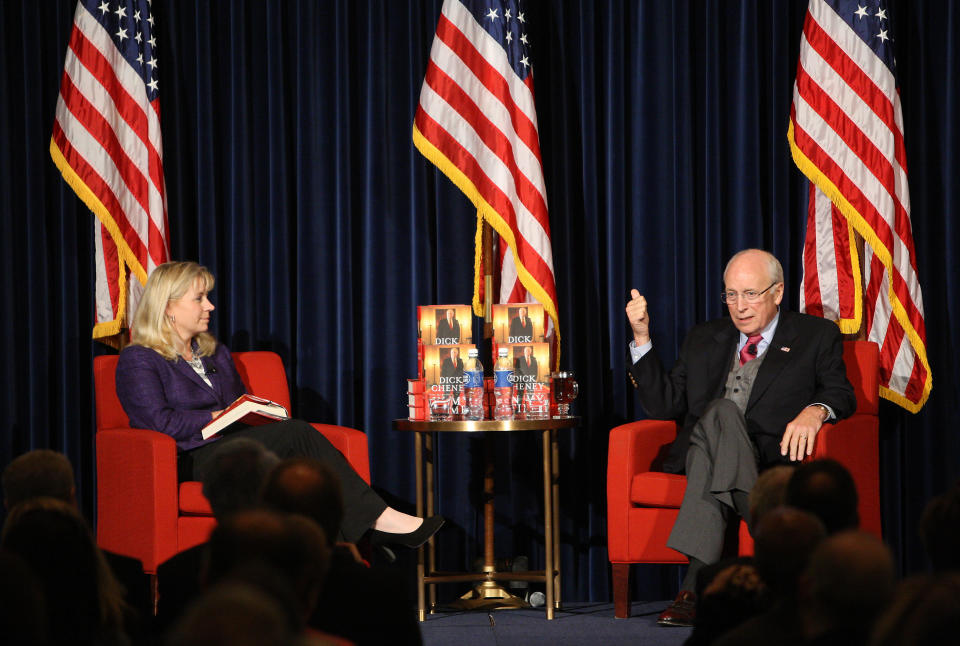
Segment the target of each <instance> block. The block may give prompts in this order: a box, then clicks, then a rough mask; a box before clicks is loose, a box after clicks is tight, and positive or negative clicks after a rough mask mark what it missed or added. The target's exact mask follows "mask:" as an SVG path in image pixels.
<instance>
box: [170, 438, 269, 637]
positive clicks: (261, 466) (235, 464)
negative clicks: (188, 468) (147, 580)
mask: <svg viewBox="0 0 960 646" xmlns="http://www.w3.org/2000/svg"><path fill="white" fill-rule="evenodd" d="M278 461H279V459H278V458H277V456H276V455H274V454H273V453H272V452H271V451H270V450H268V449H267V448H266V447H264V446H263V445H262V444H260V443H259V442H255V441H253V440H250V439H247V438H242V437H241V438H237V439H235V440H233V441H231V442H229V443H226V444H224V446H223V448H222V449H221V450H220V451H218V452H217V453H216V454H215V456H214V457H213V458H212V460H211V462H210V466H209V468H208V469H207V471H206V472H205V474H204V479H203V495H204V496H205V497H206V499H207V500H208V501H209V502H210V508H211V509H212V511H213V515H214V517H215V518H216V519H217V521H218V522H221V521H222V520H223V519H224V518H226V517H227V516H229V515H230V514H232V513H235V512H238V511H241V510H244V509H251V508H253V507H256V506H257V505H258V504H259V498H260V487H261V485H262V484H263V480H264V478H266V475H267V473H268V472H269V471H270V469H271V468H273V466H274V465H275V464H277V462H278ZM206 549H207V545H206V543H202V544H200V545H196V546H194V547H191V548H189V549H186V550H184V551H182V552H180V553H179V554H177V555H175V556H173V557H171V558H169V559H167V560H166V561H164V562H163V563H161V564H160V566H159V567H158V568H157V582H158V585H159V596H160V599H159V602H158V604H157V617H156V630H157V631H159V632H163V631H165V630H167V629H168V628H169V627H170V625H171V624H172V623H173V621H174V620H176V618H177V617H178V616H179V615H180V613H181V612H182V611H183V609H184V608H185V607H186V606H187V604H188V603H189V602H190V601H191V600H192V599H193V598H194V597H196V596H197V595H198V594H199V592H200V583H199V573H200V571H201V569H202V567H203V563H204V560H205V557H206Z"/></svg>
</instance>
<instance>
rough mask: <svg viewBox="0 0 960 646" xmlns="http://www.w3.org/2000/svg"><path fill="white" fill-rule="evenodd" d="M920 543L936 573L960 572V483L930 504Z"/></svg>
mask: <svg viewBox="0 0 960 646" xmlns="http://www.w3.org/2000/svg"><path fill="white" fill-rule="evenodd" d="M920 540H922V541H923V546H924V548H925V549H926V551H927V556H928V557H929V558H930V563H931V565H932V566H933V570H934V571H935V572H948V571H960V549H958V542H960V482H957V483H956V484H954V485H953V487H951V488H950V489H949V490H947V491H946V492H944V493H942V494H940V495H939V496H937V497H935V498H933V499H932V500H931V501H930V502H928V503H927V506H926V508H925V509H924V510H923V516H921V518H920Z"/></svg>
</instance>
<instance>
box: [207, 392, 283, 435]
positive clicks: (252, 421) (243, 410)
mask: <svg viewBox="0 0 960 646" xmlns="http://www.w3.org/2000/svg"><path fill="white" fill-rule="evenodd" d="M288 417H290V415H289V413H287V409H286V408H284V407H283V406H281V405H280V404H278V403H276V402H272V401H270V400H269V399H264V398H263V397H257V396H255V395H246V394H244V395H240V396H239V397H237V398H236V400H234V402H233V403H232V404H230V405H229V406H227V407H226V408H224V409H223V412H222V413H220V414H219V415H217V418H216V419H214V420H211V421H210V423H209V424H207V425H206V426H204V427H203V428H202V429H201V430H200V434H201V435H202V436H203V439H205V440H206V439H209V438H211V437H213V436H214V435H216V434H217V433H219V432H220V431H222V430H223V429H225V428H226V427H228V426H230V425H231V424H233V423H234V422H243V423H244V424H248V425H250V426H259V425H260V424H272V423H274V422H279V421H282V420H285V419H287V418H288Z"/></svg>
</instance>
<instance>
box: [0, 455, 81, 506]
mask: <svg viewBox="0 0 960 646" xmlns="http://www.w3.org/2000/svg"><path fill="white" fill-rule="evenodd" d="M74 491H75V489H74V480H73V467H72V466H71V465H70V460H68V459H67V456H65V455H64V454H63V453H58V452H56V451H51V450H49V449H37V450H35V451H30V452H28V453H24V454H23V455H21V456H19V457H18V458H16V459H15V460H13V461H12V462H11V463H10V464H8V465H7V468H6V469H4V470H3V500H4V504H5V505H6V507H7V509H10V508H11V507H13V506H14V505H16V504H17V503H20V502H23V501H24V500H29V499H31V498H37V497H40V496H44V497H48V498H56V499H57V500H62V501H63V502H66V503H69V504H75V502H76V501H75V497H74V495H75V494H74Z"/></svg>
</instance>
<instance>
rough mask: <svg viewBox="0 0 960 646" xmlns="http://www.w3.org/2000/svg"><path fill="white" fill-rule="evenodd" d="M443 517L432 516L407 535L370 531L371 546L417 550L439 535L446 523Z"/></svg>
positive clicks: (377, 530)
mask: <svg viewBox="0 0 960 646" xmlns="http://www.w3.org/2000/svg"><path fill="white" fill-rule="evenodd" d="M444 522H445V521H444V519H443V516H430V517H429V518H424V519H423V522H422V523H421V524H420V527H418V528H417V529H415V530H414V531H412V532H407V533H406V534H394V533H393V532H381V531H380V530H379V529H371V530H370V544H371V545H400V546H402V547H409V548H410V549H413V550H415V549H417V548H418V547H420V546H421V545H423V544H424V543H426V542H427V541H428V540H430V537H431V536H433V535H434V534H436V533H437V530H439V529H440V528H441V527H443V523H444Z"/></svg>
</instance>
